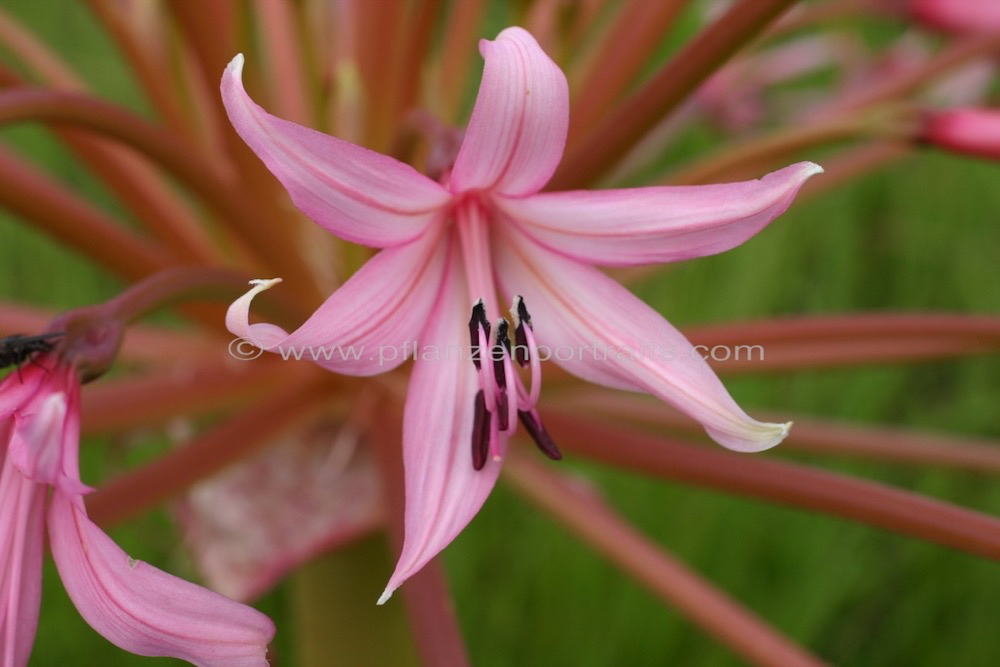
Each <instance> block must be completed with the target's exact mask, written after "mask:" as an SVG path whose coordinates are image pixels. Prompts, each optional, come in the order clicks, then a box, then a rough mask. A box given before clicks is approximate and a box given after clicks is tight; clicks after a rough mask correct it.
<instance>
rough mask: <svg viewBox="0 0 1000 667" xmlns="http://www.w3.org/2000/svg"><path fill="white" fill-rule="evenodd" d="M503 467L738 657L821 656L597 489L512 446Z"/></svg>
mask: <svg viewBox="0 0 1000 667" xmlns="http://www.w3.org/2000/svg"><path fill="white" fill-rule="evenodd" d="M504 473H505V478H506V479H507V480H508V481H509V482H511V483H512V484H513V486H514V488H515V489H517V490H518V491H519V492H521V493H522V494H523V495H524V496H525V497H527V498H528V499H529V500H531V501H532V502H534V503H536V504H538V505H539V506H540V507H541V508H542V509H544V510H545V511H546V512H548V513H549V514H551V515H552V516H553V517H554V518H555V519H557V520H558V521H560V522H561V523H563V524H565V525H566V527H567V528H569V529H570V530H571V531H573V532H574V533H576V534H577V535H578V536H580V537H581V538H582V539H583V540H584V541H586V542H587V543H588V544H590V545H591V546H593V547H594V548H595V549H596V550H597V551H599V552H600V553H602V554H604V555H605V556H606V557H607V558H609V559H610V560H612V561H614V562H615V563H617V564H618V565H620V566H621V567H622V568H623V569H624V570H625V571H626V572H628V573H629V574H630V575H631V576H632V577H634V578H635V579H637V580H638V581H639V582H641V583H642V584H644V585H646V586H647V587H648V588H649V589H650V590H651V591H652V592H653V593H654V594H656V595H657V596H658V597H660V598H662V599H663V600H665V601H666V602H668V603H669V604H671V605H674V606H676V607H677V608H678V609H680V611H681V612H683V613H684V614H685V615H686V616H688V617H689V618H690V619H691V620H692V621H694V622H695V623H696V624H698V625H699V626H701V627H702V628H703V629H704V630H706V631H707V632H709V633H710V634H712V635H714V636H715V637H716V638H718V639H719V640H720V641H722V642H723V643H725V644H726V645H727V646H729V647H730V648H731V649H733V650H734V651H735V652H736V653H737V654H739V655H740V656H741V657H742V658H745V659H747V660H749V661H750V662H752V663H753V664H757V665H785V666H787V667H793V666H794V667H805V666H811V667H816V666H817V665H822V664H823V662H822V661H821V660H819V659H818V658H816V657H814V656H812V655H809V654H808V653H806V652H805V651H804V650H803V649H802V648H801V647H799V646H798V645H796V644H795V643H794V642H792V641H791V640H790V639H788V638H786V637H783V636H782V635H781V634H780V633H778V632H777V631H776V630H774V629H773V628H772V627H770V626H769V625H767V624H766V623H765V622H764V621H763V620H762V619H760V618H758V617H757V616H755V615H754V614H753V613H752V612H750V611H749V610H747V609H745V608H743V607H742V606H741V605H740V604H739V603H737V602H736V601H735V600H733V599H732V598H731V597H729V595H727V594H726V593H724V592H722V591H720V590H719V589H718V588H716V587H715V586H713V585H712V584H711V583H709V582H708V581H706V580H705V579H703V578H702V577H701V576H699V575H698V574H697V573H695V572H694V571H692V570H691V569H689V568H688V567H687V566H686V565H684V564H683V563H682V562H681V561H679V560H677V559H676V558H674V557H673V556H671V555H670V554H669V553H667V552H666V551H664V549H663V548H662V547H660V546H659V545H657V544H655V543H653V542H652V541H651V540H649V538H647V537H645V536H644V535H642V534H640V533H639V532H638V531H636V530H635V529H634V528H633V527H632V526H630V525H629V524H628V523H627V522H626V521H625V520H624V519H623V518H622V517H620V516H619V515H618V514H617V513H615V512H614V511H613V510H612V509H611V508H610V507H608V505H607V504H606V503H604V502H603V501H602V500H601V499H600V497H599V496H598V495H597V494H596V493H594V492H591V491H585V490H583V489H582V488H577V487H575V486H574V485H573V484H572V483H571V482H570V481H568V480H566V479H565V478H563V477H562V476H560V475H557V474H555V473H553V472H550V471H549V470H548V469H547V468H546V467H545V466H544V465H542V464H540V463H536V462H535V461H532V460H531V459H529V458H528V457H527V456H525V455H523V454H519V453H517V452H512V454H511V456H510V457H509V459H508V460H507V462H506V465H505V467H504Z"/></svg>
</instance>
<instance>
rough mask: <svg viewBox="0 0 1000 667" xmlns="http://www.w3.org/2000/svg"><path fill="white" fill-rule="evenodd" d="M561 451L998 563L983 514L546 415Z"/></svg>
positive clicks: (997, 529) (991, 523)
mask: <svg viewBox="0 0 1000 667" xmlns="http://www.w3.org/2000/svg"><path fill="white" fill-rule="evenodd" d="M545 419H546V424H547V425H550V430H551V431H552V433H555V434H557V435H558V437H559V438H560V440H559V443H560V446H562V447H563V449H564V450H569V451H575V452H577V453H579V454H581V455H583V456H586V457H588V458H592V459H595V460H598V461H601V462H603V463H607V464H610V465H614V466H618V467H622V468H627V469H629V470H634V471H636V472H638V473H640V474H643V475H652V476H655V477H662V478H665V479H673V480H678V481H681V482H685V483H689V484H696V485H699V486H705V487H708V488H713V489H718V490H720V491H725V492H728V493H735V494H740V495H745V496H750V497H753V498H761V499H764V500H769V501H771V502H776V503H780V504H783V505H788V506H790V507H796V508H799V509H808V510H813V511H819V512H823V513H826V514H831V515H833V516H839V517H843V518H847V519H852V520H854V521H860V522H862V523H867V524H869V525H872V526H877V527H879V528H884V529H886V530H891V531H894V532H897V533H901V534H904V535H910V536H912V537H917V538H920V539H924V540H928V541H930V542H936V543H938V544H942V545H945V546H948V547H952V548H954V549H960V550H962V551H966V552H968V553H971V554H975V555H978V556H983V557H985V558H990V559H993V560H1000V520H997V519H995V518H994V517H991V516H989V515H986V514H982V513H980V512H976V511H973V510H969V509H965V508H962V507H958V506H955V505H952V504H950V503H946V502H942V501H939V500H933V499H931V498H927V497H925V496H921V495H919V494H916V493H912V492H909V491H902V490H898V489H894V488H892V487H888V486H885V485H883V484H879V483H876V482H870V481H865V480H860V479H853V478H850V477H847V476H844V475H839V474H835V473H830V472H824V471H822V470H817V469H814V468H810V467H807V466H803V465H799V464H793V463H788V462H785V461H775V460H771V459H768V458H766V457H761V456H748V455H743V454H733V453H727V452H724V451H721V450H718V449H708V448H706V447H701V446H692V445H686V444H681V443H678V442H676V441H672V440H668V439H666V438H662V437H656V436H651V435H646V434H642V433H638V432H636V431H634V430H630V429H628V428H623V427H622V426H621V425H608V424H605V423H601V422H598V421H595V420H591V419H587V418H584V417H581V416H580V414H579V413H576V412H574V413H573V414H572V415H568V414H561V413H559V412H557V411H552V410H547V411H546V413H545Z"/></svg>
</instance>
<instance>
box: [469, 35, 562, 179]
mask: <svg viewBox="0 0 1000 667" xmlns="http://www.w3.org/2000/svg"><path fill="white" fill-rule="evenodd" d="M479 51H480V53H482V55H483V58H484V59H485V60H486V65H485V68H484V70H483V80H482V83H481V84H480V85H479V97H477V98H476V106H475V108H474V109H473V110H472V118H471V119H470V120H469V127H468V129H467V130H466V133H465V141H464V142H463V143H462V148H461V150H459V153H458V158H457V159H456V161H455V167H454V169H453V171H452V175H451V189H452V190H453V191H455V192H462V191H465V190H476V189H482V190H487V189H493V190H496V191H497V192H500V193H503V194H506V195H513V196H517V195H527V194H532V193H534V192H538V191H539V190H540V189H541V188H542V186H543V185H545V183H546V182H547V181H548V180H549V178H550V177H551V176H552V172H554V171H555V169H556V166H557V165H558V164H559V160H560V159H561V158H562V152H563V148H564V147H565V145H566V130H567V128H568V126H569V89H568V87H567V85H566V77H565V76H564V75H563V73H562V71H561V70H560V69H559V67H558V66H557V65H556V64H555V63H554V62H552V60H551V59H550V58H549V57H548V56H547V55H545V52H544V51H542V48H541V47H540V46H538V42H536V41H535V38H534V37H532V36H531V35H530V34H528V33H527V32H526V31H524V30H523V29H521V28H507V29H506V30H504V31H503V32H501V33H500V34H499V35H497V38H496V41H493V42H490V41H487V40H483V41H481V42H480V43H479Z"/></svg>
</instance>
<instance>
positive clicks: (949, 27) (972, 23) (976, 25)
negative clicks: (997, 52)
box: [910, 0, 1000, 33]
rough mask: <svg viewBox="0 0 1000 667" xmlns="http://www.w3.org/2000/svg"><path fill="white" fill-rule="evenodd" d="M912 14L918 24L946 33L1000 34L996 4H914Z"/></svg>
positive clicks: (970, 0) (921, 0) (932, 0)
mask: <svg viewBox="0 0 1000 667" xmlns="http://www.w3.org/2000/svg"><path fill="white" fill-rule="evenodd" d="M910 13H911V14H913V16H914V18H916V19H917V20H918V21H922V22H923V23H925V24H927V25H929V26H931V27H933V28H937V29H938V30H943V31H945V32H957V33H988V32H996V31H998V30H1000V3H998V2H996V0H910Z"/></svg>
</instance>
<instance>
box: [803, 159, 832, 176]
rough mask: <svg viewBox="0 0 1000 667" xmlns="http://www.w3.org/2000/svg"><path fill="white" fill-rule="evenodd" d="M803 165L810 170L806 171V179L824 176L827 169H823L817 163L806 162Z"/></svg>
mask: <svg viewBox="0 0 1000 667" xmlns="http://www.w3.org/2000/svg"><path fill="white" fill-rule="evenodd" d="M803 164H804V165H805V166H806V167H808V169H806V178H809V177H810V176H815V175H816V174H822V173H823V172H824V171H826V169H823V167H821V166H819V165H818V164H816V163H815V162H804V163H803Z"/></svg>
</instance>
